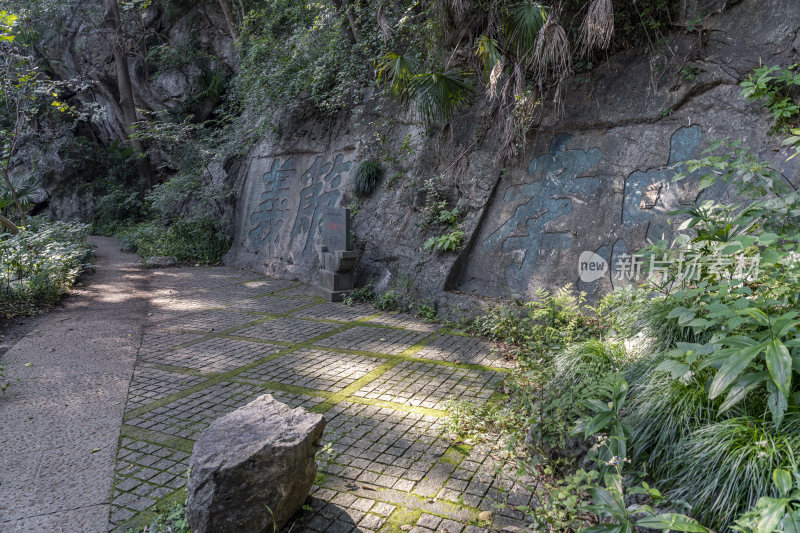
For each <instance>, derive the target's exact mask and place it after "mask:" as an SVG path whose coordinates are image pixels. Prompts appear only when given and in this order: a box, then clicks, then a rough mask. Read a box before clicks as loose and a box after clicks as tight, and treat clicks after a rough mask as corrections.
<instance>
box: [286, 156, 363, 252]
mask: <svg viewBox="0 0 800 533" xmlns="http://www.w3.org/2000/svg"><path fill="white" fill-rule="evenodd" d="M351 166H352V162H351V161H345V160H344V157H343V156H342V155H341V154H339V155H337V156H336V157H335V158H334V160H333V163H323V159H322V157H317V158H316V159H315V160H314V163H313V164H312V165H311V168H309V169H308V171H307V172H306V173H305V174H303V176H302V177H301V178H300V180H301V181H302V183H303V184H306V186H305V187H304V188H303V189H302V190H301V191H300V206H299V208H298V210H297V218H295V221H294V227H293V228H292V240H294V239H295V238H298V237H300V238H305V243H304V245H303V256H308V255H309V254H311V253H312V252H313V246H314V236H315V235H316V233H317V231H318V230H319V227H320V225H321V224H322V213H323V212H324V211H325V208H326V207H329V206H333V205H336V202H337V201H338V200H339V197H340V196H341V195H342V192H341V190H340V189H339V186H340V185H341V183H342V174H343V173H344V172H347V171H349V170H350V167H351Z"/></svg>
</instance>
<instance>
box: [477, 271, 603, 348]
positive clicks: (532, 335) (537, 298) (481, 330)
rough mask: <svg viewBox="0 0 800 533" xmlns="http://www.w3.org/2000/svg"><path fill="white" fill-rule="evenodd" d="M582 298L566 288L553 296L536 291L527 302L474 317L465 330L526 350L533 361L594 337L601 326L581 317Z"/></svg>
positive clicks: (584, 315) (586, 317)
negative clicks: (570, 344) (534, 358)
mask: <svg viewBox="0 0 800 533" xmlns="http://www.w3.org/2000/svg"><path fill="white" fill-rule="evenodd" d="M585 302H586V295H585V294H584V293H578V294H576V293H575V292H574V291H573V289H572V288H571V287H570V286H567V287H563V288H561V289H559V290H558V291H555V292H554V293H552V294H551V293H549V292H548V291H546V290H544V289H538V290H537V291H536V292H535V294H534V299H533V300H531V301H529V302H521V301H519V300H518V301H516V302H515V304H514V305H513V306H496V307H493V308H490V309H489V310H488V311H487V312H486V313H485V314H483V315H481V316H478V317H476V318H475V319H473V320H472V321H471V322H470V324H469V329H470V330H471V331H473V332H475V333H477V334H479V335H483V336H485V337H488V338H490V339H494V340H499V341H503V342H506V343H508V344H514V345H517V346H521V347H524V348H526V349H527V351H528V353H530V355H531V356H533V357H538V356H548V357H547V360H548V361H549V360H550V358H549V353H551V352H553V351H555V350H557V349H559V348H561V347H563V346H566V345H567V344H569V343H571V342H577V341H580V340H583V339H587V338H589V337H590V336H591V335H592V334H594V333H597V332H598V330H599V328H600V327H601V326H602V324H601V322H600V321H598V320H597V319H595V318H592V317H590V316H589V315H588V314H586V313H584V312H583V310H582V306H584V305H585Z"/></svg>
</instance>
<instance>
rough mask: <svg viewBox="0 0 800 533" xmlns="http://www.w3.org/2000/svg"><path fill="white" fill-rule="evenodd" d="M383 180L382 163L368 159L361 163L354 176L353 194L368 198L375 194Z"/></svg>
mask: <svg viewBox="0 0 800 533" xmlns="http://www.w3.org/2000/svg"><path fill="white" fill-rule="evenodd" d="M381 179H383V166H382V165H381V163H380V161H375V160H372V159H368V160H366V161H362V162H361V163H359V165H358V168H356V173H355V176H353V193H354V194H355V195H356V196H358V197H359V198H366V197H368V196H370V195H372V193H373V192H375V189H377V188H378V185H380V183H381Z"/></svg>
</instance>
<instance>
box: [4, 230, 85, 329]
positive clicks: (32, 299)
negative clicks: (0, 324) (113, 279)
mask: <svg viewBox="0 0 800 533" xmlns="http://www.w3.org/2000/svg"><path fill="white" fill-rule="evenodd" d="M87 235H88V227H87V226H86V225H85V224H78V223H71V222H50V221H47V220H45V219H43V218H38V217H37V218H32V219H31V220H30V224H29V225H28V227H27V229H25V230H22V231H20V232H19V233H18V234H17V235H14V236H10V235H0V316H6V317H9V316H14V315H18V314H29V313H35V312H37V311H39V310H41V309H43V308H46V307H48V306H51V305H53V304H55V303H56V302H57V301H58V300H59V299H61V297H62V296H64V295H65V294H66V293H67V292H68V291H69V288H70V287H71V286H72V284H73V283H74V282H75V280H76V279H77V277H78V275H80V273H81V272H82V271H83V270H84V269H85V268H86V266H87V262H88V261H89V258H90V257H91V253H92V245H91V244H90V243H89V241H88V239H87Z"/></svg>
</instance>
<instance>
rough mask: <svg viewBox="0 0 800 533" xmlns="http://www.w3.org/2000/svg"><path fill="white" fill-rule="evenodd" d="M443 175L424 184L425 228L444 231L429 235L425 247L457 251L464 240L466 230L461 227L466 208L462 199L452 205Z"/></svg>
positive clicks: (430, 250) (423, 220)
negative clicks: (445, 188)
mask: <svg viewBox="0 0 800 533" xmlns="http://www.w3.org/2000/svg"><path fill="white" fill-rule="evenodd" d="M442 181H443V180H442V178H441V177H435V178H431V179H428V180H426V181H425V182H424V183H423V185H422V191H423V193H424V194H425V204H424V206H423V208H422V222H421V223H420V226H421V227H423V228H426V229H428V228H442V229H444V232H443V233H441V234H439V235H434V236H432V237H429V238H428V239H427V240H426V241H425V242H424V243H423V246H422V247H423V248H424V249H425V251H427V252H455V251H456V250H458V248H459V247H461V245H462V243H463V242H464V237H465V234H464V231H463V230H461V229H460V225H461V221H462V220H463V219H464V215H465V213H464V208H463V206H462V203H461V201H460V200H459V201H458V202H456V204H455V205H452V204H451V202H450V201H449V200H448V198H447V194H446V192H445V190H444V185H443V183H442Z"/></svg>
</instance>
